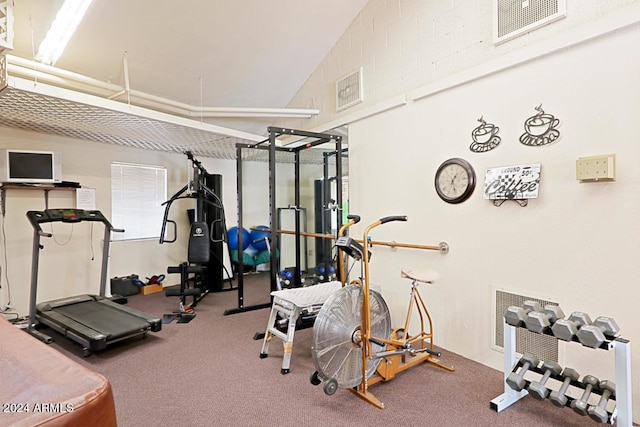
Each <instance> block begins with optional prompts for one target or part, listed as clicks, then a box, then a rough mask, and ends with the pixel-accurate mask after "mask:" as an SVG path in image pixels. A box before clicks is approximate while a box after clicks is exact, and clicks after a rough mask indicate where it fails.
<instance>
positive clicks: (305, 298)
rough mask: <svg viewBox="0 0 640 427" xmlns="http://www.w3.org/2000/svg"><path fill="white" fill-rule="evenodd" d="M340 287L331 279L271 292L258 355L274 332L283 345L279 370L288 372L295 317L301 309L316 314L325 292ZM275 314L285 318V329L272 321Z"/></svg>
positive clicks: (266, 350) (264, 354)
mask: <svg viewBox="0 0 640 427" xmlns="http://www.w3.org/2000/svg"><path fill="white" fill-rule="evenodd" d="M341 287H342V283H340V282H338V281H334V282H326V283H318V284H317V285H313V286H307V287H303V288H293V289H283V290H281V291H273V292H271V296H272V297H273V304H272V305H271V314H269V321H268V322H267V332H266V333H265V335H264V339H263V341H262V350H261V351H260V358H265V357H267V356H268V355H269V343H270V342H271V338H273V337H274V336H275V337H278V338H280V339H281V340H282V341H283V345H284V357H283V359H282V368H281V369H280V373H281V374H283V375H284V374H288V373H289V367H290V364H291V351H292V350H293V336H294V334H295V332H296V323H297V321H298V319H299V318H300V316H301V315H302V314H303V312H306V313H316V314H317V312H318V311H319V310H320V308H321V307H322V305H323V304H324V302H325V301H326V300H327V299H328V298H329V296H331V294H332V293H334V292H335V291H337V290H338V289H340V288H341ZM279 314H280V315H281V316H282V317H284V319H285V320H287V321H288V322H289V324H288V325H287V332H286V333H284V332H282V331H280V330H279V329H278V327H277V324H276V321H277V320H278V315H279Z"/></svg>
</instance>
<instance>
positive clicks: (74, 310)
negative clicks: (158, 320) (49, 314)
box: [55, 301, 149, 340]
mask: <svg viewBox="0 0 640 427" xmlns="http://www.w3.org/2000/svg"><path fill="white" fill-rule="evenodd" d="M55 311H56V312H57V313H60V314H62V315H64V316H67V317H69V318H70V319H73V320H75V321H76V322H78V323H82V324H83V325H85V326H87V327H88V328H91V329H93V330H95V331H98V332H100V333H102V334H104V335H106V336H107V339H108V340H111V339H115V338H119V337H122V336H126V335H130V334H132V333H135V332H136V331H140V330H144V329H147V328H148V327H149V322H147V321H146V320H144V319H141V318H139V317H137V316H134V315H132V314H129V313H127V312H125V311H121V310H118V309H117V308H116V307H111V306H108V305H106V304H101V303H100V302H99V301H87V302H82V303H78V304H72V305H68V306H64V307H58V308H56V309H55Z"/></svg>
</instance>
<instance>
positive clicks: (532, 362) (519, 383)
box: [507, 353, 540, 391]
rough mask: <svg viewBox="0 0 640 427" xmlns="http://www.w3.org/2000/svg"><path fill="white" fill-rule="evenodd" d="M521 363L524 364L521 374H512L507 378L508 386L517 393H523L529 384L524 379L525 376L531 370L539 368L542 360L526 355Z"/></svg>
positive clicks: (521, 359)
mask: <svg viewBox="0 0 640 427" xmlns="http://www.w3.org/2000/svg"><path fill="white" fill-rule="evenodd" d="M520 362H522V368H521V369H520V372H519V373H517V374H516V373H515V372H511V373H510V374H509V376H508V377H507V384H508V385H509V387H511V388H512V389H514V390H515V391H522V389H523V388H524V386H525V385H526V383H527V382H526V381H525V379H524V374H526V373H527V371H528V370H529V369H531V368H535V367H537V366H538V363H540V360H539V359H538V358H537V357H536V356H535V355H534V354H531V353H525V354H523V355H522V357H521V358H520Z"/></svg>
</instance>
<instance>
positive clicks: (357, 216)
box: [347, 215, 360, 224]
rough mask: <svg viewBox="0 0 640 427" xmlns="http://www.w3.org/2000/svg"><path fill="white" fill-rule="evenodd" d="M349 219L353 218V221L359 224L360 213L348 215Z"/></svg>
mask: <svg viewBox="0 0 640 427" xmlns="http://www.w3.org/2000/svg"><path fill="white" fill-rule="evenodd" d="M347 219H349V220H353V223H354V224H357V223H359V222H360V215H347Z"/></svg>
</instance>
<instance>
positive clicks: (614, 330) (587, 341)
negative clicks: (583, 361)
mask: <svg viewBox="0 0 640 427" xmlns="http://www.w3.org/2000/svg"><path fill="white" fill-rule="evenodd" d="M618 332H620V328H619V327H618V324H617V323H616V321H615V320H613V319H612V318H610V317H605V316H600V317H598V318H596V320H594V322H593V325H587V326H583V327H582V328H580V330H579V331H578V334H577V335H578V340H579V341H580V342H581V343H582V345H584V346H587V347H591V348H598V347H600V345H602V343H603V342H605V341H606V339H607V337H610V338H613V337H615V336H616V335H617V334H618Z"/></svg>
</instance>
